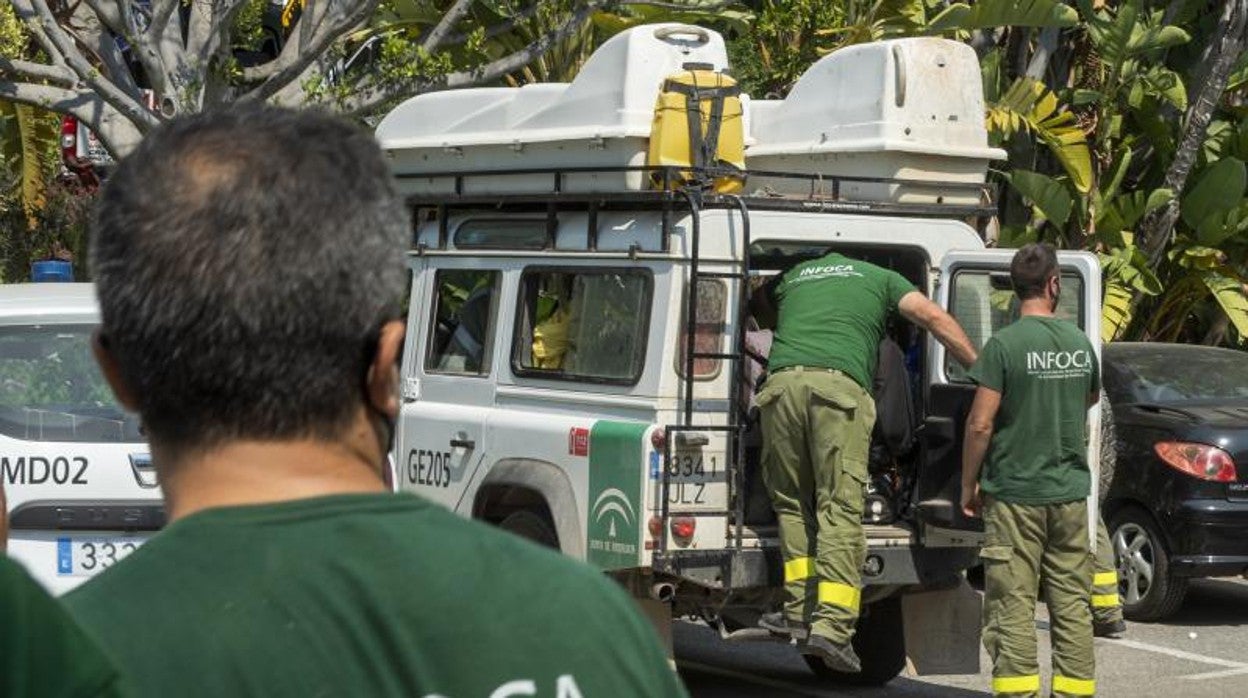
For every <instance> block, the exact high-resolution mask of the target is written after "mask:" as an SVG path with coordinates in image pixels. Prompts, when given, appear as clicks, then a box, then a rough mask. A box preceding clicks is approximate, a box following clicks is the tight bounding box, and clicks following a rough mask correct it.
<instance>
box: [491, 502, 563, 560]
mask: <svg viewBox="0 0 1248 698" xmlns="http://www.w3.org/2000/svg"><path fill="white" fill-rule="evenodd" d="M498 527H499V528H501V529H503V530H504V531H510V532H511V533H514V534H516V535H517V536H520V537H521V538H527V539H529V540H531V541H533V542H534V543H537V544H538V545H544V546H546V547H547V548H554V549H555V550H558V549H559V536H558V535H557V534H556V533H555V527H554V526H552V525H551V523H550V519H549V518H547V517H546V516H545V515H543V514H542V513H538V512H536V511H533V510H531V509H521V510H519V511H513V512H512V513H510V514H508V515H507V516H506V517H504V518H503V520H502V521H500V522H499V524H498Z"/></svg>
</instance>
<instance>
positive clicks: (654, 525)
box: [646, 514, 663, 538]
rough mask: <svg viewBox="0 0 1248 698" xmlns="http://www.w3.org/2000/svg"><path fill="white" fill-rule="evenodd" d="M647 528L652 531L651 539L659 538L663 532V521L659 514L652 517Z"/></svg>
mask: <svg viewBox="0 0 1248 698" xmlns="http://www.w3.org/2000/svg"><path fill="white" fill-rule="evenodd" d="M646 528H647V529H648V530H649V531H650V537H651V538H658V537H659V534H660V533H662V532H663V519H662V518H660V517H659V515H658V514H655V515H654V516H651V517H650V522H649V523H648V524H647V525H646Z"/></svg>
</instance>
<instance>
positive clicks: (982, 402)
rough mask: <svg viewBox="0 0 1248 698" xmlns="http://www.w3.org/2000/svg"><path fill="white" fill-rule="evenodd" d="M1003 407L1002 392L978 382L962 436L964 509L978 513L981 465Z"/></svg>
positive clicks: (975, 514) (967, 513) (970, 513)
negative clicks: (998, 414) (999, 411)
mask: <svg viewBox="0 0 1248 698" xmlns="http://www.w3.org/2000/svg"><path fill="white" fill-rule="evenodd" d="M1000 408H1001V393H998V392H997V391H995V390H993V389H992V388H985V387H984V386H982V385H981V386H979V388H978V389H977V390H976V391H975V401H974V402H972V403H971V413H970V414H969V415H967V417H966V433H965V435H964V436H963V439H962V513H964V514H966V515H967V516H979V509H980V501H979V469H980V467H981V466H982V465H983V463H984V456H985V455H986V454H987V453H988V443H989V442H990V441H992V430H993V424H994V423H995V421H996V418H997V410H998V409H1000Z"/></svg>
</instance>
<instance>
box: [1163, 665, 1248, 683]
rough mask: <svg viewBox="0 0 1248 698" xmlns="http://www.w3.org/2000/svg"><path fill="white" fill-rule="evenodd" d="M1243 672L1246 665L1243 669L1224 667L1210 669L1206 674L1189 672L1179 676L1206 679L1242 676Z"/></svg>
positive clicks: (1195, 679)
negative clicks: (1219, 669) (1222, 668)
mask: <svg viewBox="0 0 1248 698" xmlns="http://www.w3.org/2000/svg"><path fill="white" fill-rule="evenodd" d="M1245 674H1248V667H1245V668H1243V669H1224V670H1222V671H1211V672H1209V673H1206V674H1189V675H1187V676H1180V677H1179V678H1181V679H1186V680H1188V681H1207V680H1209V679H1227V678H1231V677H1233V676H1244V675H1245Z"/></svg>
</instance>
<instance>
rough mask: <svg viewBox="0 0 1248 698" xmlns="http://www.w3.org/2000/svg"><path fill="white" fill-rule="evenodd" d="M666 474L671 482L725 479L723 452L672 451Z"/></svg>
mask: <svg viewBox="0 0 1248 698" xmlns="http://www.w3.org/2000/svg"><path fill="white" fill-rule="evenodd" d="M667 475H668V479H669V480H670V481H672V482H676V481H681V482H691V481H692V482H707V481H715V480H725V481H726V475H727V474H726V473H725V472H724V454H722V453H718V452H710V451H708V452H705V453H704V452H702V451H700V450H699V451H674V452H672V461H671V463H669V464H668V466H667Z"/></svg>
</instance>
